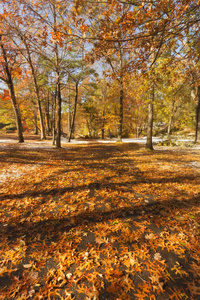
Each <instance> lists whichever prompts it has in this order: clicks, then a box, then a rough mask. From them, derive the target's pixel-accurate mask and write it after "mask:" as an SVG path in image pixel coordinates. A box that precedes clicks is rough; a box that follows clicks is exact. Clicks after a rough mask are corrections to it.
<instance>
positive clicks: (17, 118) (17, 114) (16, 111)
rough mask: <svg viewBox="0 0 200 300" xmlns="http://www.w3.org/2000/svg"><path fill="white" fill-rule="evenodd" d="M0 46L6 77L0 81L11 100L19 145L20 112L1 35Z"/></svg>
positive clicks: (20, 132) (20, 134)
mask: <svg viewBox="0 0 200 300" xmlns="http://www.w3.org/2000/svg"><path fill="white" fill-rule="evenodd" d="M0 46H1V51H2V56H3V60H4V71H5V75H6V79H3V78H1V79H2V80H3V81H4V82H5V83H6V84H7V86H8V89H9V93H10V98H11V102H12V106H13V109H14V114H15V121H16V126H17V133H18V141H19V143H23V142H24V137H23V128H22V120H21V114H20V110H19V107H18V104H17V100H16V96H15V89H14V84H13V79H12V74H11V70H10V68H9V62H8V57H7V53H6V50H5V48H4V44H3V42H2V36H1V35H0Z"/></svg>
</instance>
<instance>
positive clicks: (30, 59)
mask: <svg viewBox="0 0 200 300" xmlns="http://www.w3.org/2000/svg"><path fill="white" fill-rule="evenodd" d="M20 38H21V40H22V42H23V43H24V45H25V47H26V51H27V55H28V57H25V58H26V60H27V62H28V63H29V66H30V68H31V73H32V77H33V82H34V88H35V94H36V98H37V106H38V114H39V119H40V129H41V140H45V139H46V135H45V126H44V119H43V114H42V107H41V101H40V92H39V87H38V83H37V78H36V73H35V68H34V66H33V62H32V58H31V53H30V51H29V47H28V45H27V43H26V40H25V39H24V37H23V36H22V35H21V34H20ZM22 54H23V52H22Z"/></svg>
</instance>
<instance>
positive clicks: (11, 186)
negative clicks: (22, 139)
mask: <svg viewBox="0 0 200 300" xmlns="http://www.w3.org/2000/svg"><path fill="white" fill-rule="evenodd" d="M12 147H14V146H12ZM16 147H17V146H16ZM195 155H196V156H195V158H196V159H197V160H198V162H200V155H199V154H198V153H196V152H195ZM2 156H3V157H4V158H5V160H4V163H3V165H2V168H3V170H4V171H3V172H5V170H6V167H7V166H8V167H9V168H8V170H12V165H13V168H14V169H15V170H19V174H21V173H20V172H22V171H23V175H20V176H15V174H16V173H17V172H14V173H12V172H10V171H9V172H8V173H7V174H8V176H10V177H9V180H8V181H7V182H5V184H4V186H3V185H2V187H3V189H2V190H1V194H0V200H1V212H0V214H1V215H0V217H1V223H0V229H1V232H0V277H1V278H0V279H2V280H0V298H1V299H28V298H32V299H45V298H47V299H54V298H55V299H56V297H57V299H81V300H82V299H92V300H94V299H96V300H97V299H99V298H100V296H101V298H102V299H106V298H108V299H127V300H128V299H145V300H146V299H156V298H155V297H157V296H160V297H161V298H162V297H163V298H166V299H173V297H174V299H192V297H193V298H194V299H195V297H198V296H199V293H200V292H199V284H200V282H199V276H200V275H199V273H200V270H199V264H200V259H199V257H200V255H199V254H200V246H199V245H200V235H199V227H200V225H199V224H200V206H199V198H198V197H199V194H200V188H199V186H200V185H199V182H200V174H199V172H194V169H195V164H194V163H190V162H194V159H193V156H192V153H191V151H185V152H181V153H180V152H179V151H177V152H176V151H154V152H153V153H147V152H145V150H142V149H139V148H138V146H134V145H133V144H130V145H123V144H120V145H118V144H117V145H103V146H102V145H91V146H90V145H88V146H84V145H79V146H73V147H72V146H70V147H69V146H68V147H67V149H65V148H63V149H61V150H56V149H54V150H53V151H50V150H49V149H40V152H38V151H36V150H35V148H34V149H24V148H23V147H21V146H20V147H18V148H17V150H16V149H14V148H12V149H4V150H2ZM9 156H10V158H9ZM22 162H23V164H22ZM185 162H186V163H187V168H186V167H185V165H184V164H185ZM30 163H31V168H29V167H28V166H29V164H30ZM26 166H27V168H26ZM18 168H19V169H18ZM6 178H7V177H6ZM0 184H1V183H0Z"/></svg>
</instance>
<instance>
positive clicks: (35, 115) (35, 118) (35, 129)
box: [34, 111, 38, 135]
mask: <svg viewBox="0 0 200 300" xmlns="http://www.w3.org/2000/svg"><path fill="white" fill-rule="evenodd" d="M34 134H35V135H38V126H37V113H36V111H34Z"/></svg>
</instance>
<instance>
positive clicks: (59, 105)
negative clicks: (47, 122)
mask: <svg viewBox="0 0 200 300" xmlns="http://www.w3.org/2000/svg"><path fill="white" fill-rule="evenodd" d="M61 111H62V97H61V87H60V76H59V73H58V81H57V128H56V129H57V136H56V147H57V148H61Z"/></svg>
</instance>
